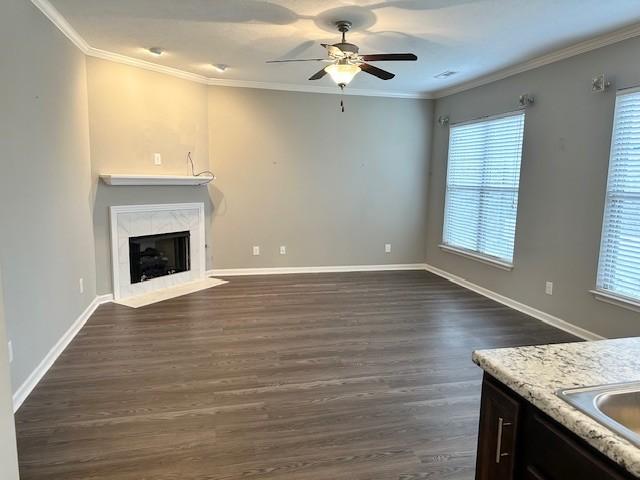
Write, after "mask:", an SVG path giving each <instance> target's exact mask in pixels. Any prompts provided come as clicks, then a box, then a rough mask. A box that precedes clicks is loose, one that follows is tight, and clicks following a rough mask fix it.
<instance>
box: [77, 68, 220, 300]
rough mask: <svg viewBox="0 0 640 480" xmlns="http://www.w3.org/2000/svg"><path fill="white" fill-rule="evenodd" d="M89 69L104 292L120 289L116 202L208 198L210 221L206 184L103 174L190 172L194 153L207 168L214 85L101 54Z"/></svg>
mask: <svg viewBox="0 0 640 480" xmlns="http://www.w3.org/2000/svg"><path fill="white" fill-rule="evenodd" d="M87 68H88V76H87V83H88V90H89V119H90V122H89V123H90V131H91V162H92V185H93V201H92V205H93V212H92V213H93V226H94V231H95V241H96V281H97V290H98V293H99V294H106V293H112V291H113V290H112V280H111V231H110V228H111V227H110V220H109V207H110V206H112V205H135V204H157V203H185V202H203V203H204V204H205V213H206V221H207V223H208V224H210V223H211V212H212V202H211V198H210V195H209V192H208V191H207V188H205V187H198V188H194V187H174V186H168V187H157V186H152V187H126V186H116V187H113V186H108V185H105V184H104V183H103V182H102V181H100V179H99V175H100V174H101V173H130V174H147V175H169V174H177V175H188V174H190V170H189V166H188V164H187V161H186V155H187V152H191V153H192V158H193V160H194V163H195V167H196V169H197V170H205V169H208V168H209V153H208V148H209V139H208V135H209V131H208V126H207V122H208V117H207V87H206V86H205V85H200V84H198V83H194V82H190V81H187V80H181V79H178V78H175V77H171V76H168V75H163V74H160V73H155V72H151V71H148V70H142V69H139V68H135V67H130V66H127V65H121V64H118V63H114V62H109V61H106V60H100V59H96V58H87ZM155 153H160V154H161V156H162V165H160V166H156V165H155V164H154V161H153V155H154V154H155ZM206 232H207V244H208V243H210V242H209V237H210V229H209V228H207V229H206ZM210 256H211V253H210V249H209V253H208V254H207V258H210ZM209 264H210V262H209Z"/></svg>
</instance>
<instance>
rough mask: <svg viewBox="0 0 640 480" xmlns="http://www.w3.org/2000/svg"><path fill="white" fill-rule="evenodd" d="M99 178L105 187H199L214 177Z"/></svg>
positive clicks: (115, 176) (102, 176) (140, 176)
mask: <svg viewBox="0 0 640 480" xmlns="http://www.w3.org/2000/svg"><path fill="white" fill-rule="evenodd" d="M100 178H101V179H102V181H103V182H104V183H106V184H107V185H130V186H135V185H138V186H145V185H183V186H199V185H206V184H207V183H209V182H210V181H212V180H213V179H214V178H215V177H211V176H207V175H202V176H199V177H194V176H191V175H115V174H102V175H100Z"/></svg>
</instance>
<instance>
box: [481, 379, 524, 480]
mask: <svg viewBox="0 0 640 480" xmlns="http://www.w3.org/2000/svg"><path fill="white" fill-rule="evenodd" d="M519 417H520V402H519V401H518V400H517V399H516V398H514V397H513V396H511V395H509V394H508V393H507V392H505V391H504V390H503V388H501V387H500V386H498V385H496V384H495V383H494V382H493V381H491V380H489V379H488V377H486V376H485V379H484V381H483V383H482V403H481V407H480V426H479V435H478V459H477V464H476V480H512V479H513V478H515V477H514V467H515V458H514V457H515V452H516V440H517V430H518V421H519Z"/></svg>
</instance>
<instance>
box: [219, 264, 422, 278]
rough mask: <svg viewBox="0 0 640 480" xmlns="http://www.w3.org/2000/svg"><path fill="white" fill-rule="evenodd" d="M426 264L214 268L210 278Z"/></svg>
mask: <svg viewBox="0 0 640 480" xmlns="http://www.w3.org/2000/svg"><path fill="white" fill-rule="evenodd" d="M425 267H426V266H425V264H424V263H396V264H389V265H335V266H327V267H268V268H214V269H213V270H208V271H207V275H208V276H212V275H213V276H220V277H235V276H240V275H286V274H291V273H338V272H383V271H391V270H424V269H425Z"/></svg>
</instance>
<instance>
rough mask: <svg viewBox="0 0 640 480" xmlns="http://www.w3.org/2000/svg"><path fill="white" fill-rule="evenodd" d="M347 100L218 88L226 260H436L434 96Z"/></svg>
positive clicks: (217, 240) (218, 245) (218, 228)
mask: <svg viewBox="0 0 640 480" xmlns="http://www.w3.org/2000/svg"><path fill="white" fill-rule="evenodd" d="M340 99H341V98H340V97H339V96H337V95H326V94H313V93H294V92H280V91H271V90H254V89H243V88H223V87H211V88H210V90H209V129H210V134H209V139H210V142H211V143H210V148H209V152H210V156H211V169H212V170H213V171H214V172H215V174H216V175H217V180H216V181H215V182H214V186H213V188H212V194H213V200H214V205H215V209H214V215H213V226H212V229H213V233H212V239H213V264H214V265H215V267H216V268H243V267H244V268H247V267H248V268H253V267H292V266H326V265H363V264H364V265H366V264H369V265H377V264H399V263H403V264H406V263H423V262H424V258H425V240H426V216H427V212H426V203H427V183H428V178H427V175H428V157H429V149H430V135H431V120H432V104H431V102H430V101H428V100H412V99H392V98H376V97H355V96H347V97H344V102H345V109H346V111H345V112H344V113H341V112H340V107H339V104H340ZM385 243H391V245H392V251H391V253H390V254H387V253H385V249H384V246H385ZM253 245H259V246H260V256H253V254H252V246H253ZM281 245H284V246H286V255H280V253H279V249H280V246H281Z"/></svg>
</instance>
